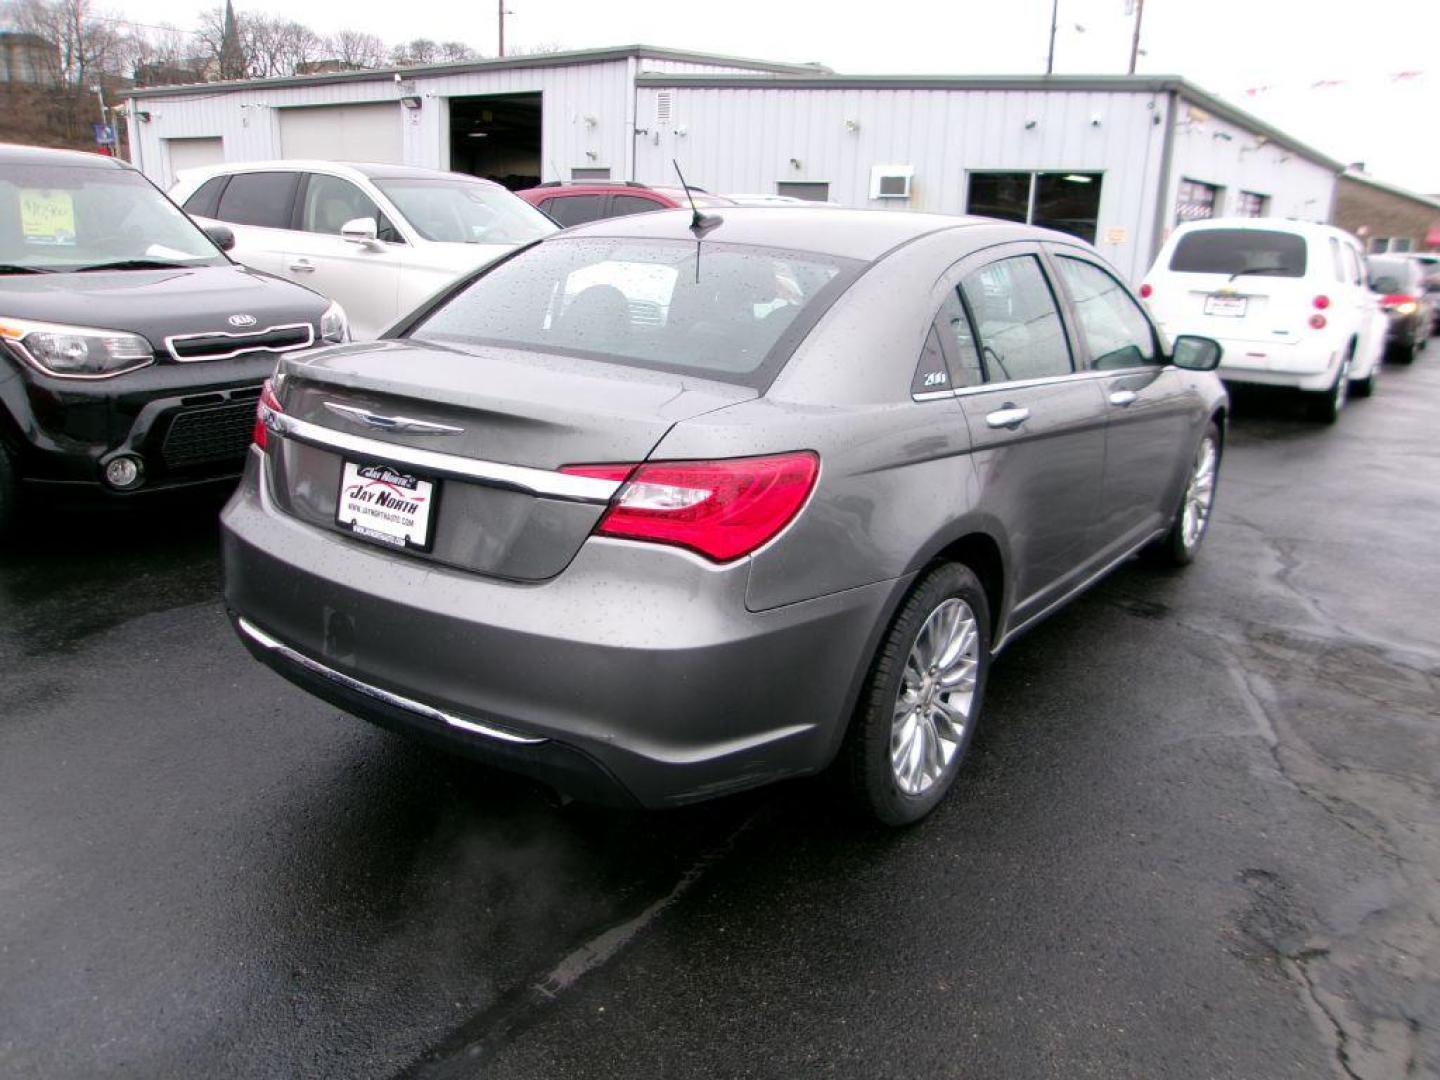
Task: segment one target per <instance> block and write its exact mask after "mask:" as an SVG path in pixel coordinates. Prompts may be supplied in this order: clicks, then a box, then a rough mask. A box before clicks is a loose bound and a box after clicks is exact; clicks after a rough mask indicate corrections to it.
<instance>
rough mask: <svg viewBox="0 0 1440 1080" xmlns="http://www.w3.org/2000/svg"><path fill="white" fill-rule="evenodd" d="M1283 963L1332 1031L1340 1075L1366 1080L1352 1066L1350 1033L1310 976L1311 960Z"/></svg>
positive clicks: (1298, 958)
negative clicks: (1327, 1003)
mask: <svg viewBox="0 0 1440 1080" xmlns="http://www.w3.org/2000/svg"><path fill="white" fill-rule="evenodd" d="M1283 962H1284V964H1285V966H1286V967H1288V968H1289V969H1290V970H1291V971H1292V972H1293V973H1294V975H1295V977H1296V980H1297V981H1298V982H1299V983H1300V985H1301V986H1302V987H1303V988H1304V990H1305V995H1306V997H1307V998H1308V1000H1309V1001H1310V1004H1311V1006H1312V1007H1313V1008H1314V1009H1315V1010H1316V1011H1317V1012H1318V1013H1319V1014H1320V1015H1321V1016H1322V1017H1323V1018H1324V1020H1325V1023H1326V1025H1327V1026H1328V1027H1329V1029H1330V1032H1331V1035H1332V1038H1333V1045H1332V1048H1331V1049H1332V1051H1333V1052H1334V1055H1335V1064H1336V1067H1337V1069H1338V1072H1339V1075H1341V1076H1343V1077H1346V1078H1347V1080H1365V1077H1363V1076H1362V1075H1361V1074H1360V1073H1358V1072H1356V1071H1355V1069H1354V1068H1353V1067H1352V1066H1351V1064H1350V1033H1349V1032H1348V1031H1346V1030H1345V1025H1344V1024H1343V1023H1341V1022H1340V1018H1339V1017H1338V1016H1336V1015H1335V1013H1334V1011H1333V1010H1332V1009H1331V1008H1330V1006H1328V1005H1326V1004H1325V999H1324V997H1323V996H1322V995H1321V993H1320V990H1319V987H1317V986H1316V985H1315V980H1314V978H1312V977H1311V975H1310V968H1309V958H1307V957H1304V956H1295V957H1288V958H1285V959H1284V961H1283Z"/></svg>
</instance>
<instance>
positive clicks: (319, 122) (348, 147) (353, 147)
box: [276, 101, 405, 165]
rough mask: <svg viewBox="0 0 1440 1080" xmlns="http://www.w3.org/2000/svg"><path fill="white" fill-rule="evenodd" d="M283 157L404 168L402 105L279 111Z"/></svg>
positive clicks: (303, 108)
mask: <svg viewBox="0 0 1440 1080" xmlns="http://www.w3.org/2000/svg"><path fill="white" fill-rule="evenodd" d="M276 112H277V114H278V115H279V118H280V156H281V157H283V158H310V159H312V160H320V161H369V162H378V163H380V164H384V165H400V164H403V163H404V161H405V147H404V141H403V140H404V136H403V134H402V129H401V127H400V119H401V115H400V114H401V106H400V105H399V104H398V103H397V102H393V101H383V102H378V103H375V104H369V105H307V106H304V107H301V108H283V109H277V110H276Z"/></svg>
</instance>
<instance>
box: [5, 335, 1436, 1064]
mask: <svg viewBox="0 0 1440 1080" xmlns="http://www.w3.org/2000/svg"><path fill="white" fill-rule="evenodd" d="M1238 404H1239V409H1238V416H1237V418H1236V420H1235V423H1234V426H1233V431H1232V437H1231V441H1230V445H1229V447H1228V452H1227V456H1226V459H1225V463H1224V470H1223V472H1222V482H1221V488H1220V501H1219V506H1218V508H1217V516H1216V520H1215V523H1214V527H1213V529H1212V531H1211V534H1210V537H1209V538H1208V540H1207V542H1206V543H1207V547H1206V550H1205V552H1204V553H1203V554H1202V556H1201V559H1200V561H1199V562H1198V563H1197V564H1196V565H1195V566H1194V567H1192V568H1191V569H1190V570H1189V571H1187V572H1184V573H1178V574H1173V573H1162V572H1158V571H1155V570H1151V569H1148V568H1146V567H1144V566H1141V565H1140V564H1138V563H1137V564H1131V565H1127V566H1126V567H1124V568H1122V569H1121V570H1120V571H1119V572H1118V573H1116V574H1115V575H1114V576H1112V577H1111V578H1110V579H1108V580H1107V581H1106V582H1104V583H1103V584H1102V585H1100V586H1099V587H1098V588H1096V589H1095V590H1093V591H1092V592H1091V593H1090V594H1088V595H1087V596H1086V597H1084V598H1082V599H1081V600H1080V601H1078V602H1077V603H1075V604H1074V605H1072V606H1071V607H1070V608H1068V609H1067V610H1065V611H1064V612H1062V613H1061V614H1059V615H1057V616H1056V617H1054V618H1053V619H1051V620H1050V621H1049V622H1047V623H1046V624H1044V625H1043V626H1041V627H1040V628H1039V629H1037V630H1035V631H1034V632H1033V633H1031V634H1030V635H1028V636H1026V637H1025V638H1022V639H1021V640H1020V641H1018V642H1016V643H1015V645H1014V646H1013V647H1012V648H1011V649H1010V650H1008V651H1007V653H1006V654H1005V655H1004V656H1003V657H1002V658H1001V659H1000V660H999V661H998V662H997V663H996V665H995V668H994V669H993V672H992V677H991V680H992V681H991V688H990V696H989V700H988V702H987V713H986V717H985V721H984V726H983V727H982V728H981V730H980V732H979V734H978V736H977V740H976V743H975V747H974V753H973V755H972V758H971V760H970V762H969V763H968V764H967V767H966V769H965V771H964V773H963V774H962V777H961V782H960V785H959V787H958V789H957V790H956V791H955V792H954V793H953V794H952V796H951V797H950V798H949V799H948V800H947V801H946V803H945V804H944V805H943V806H942V807H941V809H940V810H939V811H938V812H937V813H936V814H935V816H934V817H933V818H932V819H931V820H929V821H928V822H926V823H925V824H923V825H922V826H920V827H918V828H916V829H912V830H909V831H906V832H880V831H873V830H867V829H862V828H857V827H856V826H855V825H853V824H852V823H850V822H849V821H847V820H846V819H845V818H844V817H843V815H839V814H837V813H836V812H835V808H834V802H833V800H832V798H831V794H830V792H829V790H828V789H827V787H826V786H825V784H824V783H823V782H820V781H811V782H804V783H797V784H791V785H786V786H783V787H779V788H775V789H771V790H768V791H764V792H757V793H754V794H752V795H750V796H747V797H743V798H739V799H732V800H729V801H724V802H719V803H713V804H709V805H706V806H701V807H696V808H693V809H690V810H686V811H683V812H673V813H665V814H652V815H643V814H624V813H616V812H612V811H598V810H594V809H590V808H586V807H583V806H577V805H570V806H566V807H556V806H553V805H551V804H550V803H549V802H548V801H546V800H545V799H544V798H543V797H541V796H540V795H538V794H537V793H536V792H534V791H533V790H532V789H531V788H529V787H528V786H526V785H524V784H522V783H519V782H516V781H513V780H510V779H507V778H505V777H503V776H497V775H495V774H492V773H488V772H485V771H484V770H482V769H480V768H478V767H476V766H473V765H471V764H468V763H465V762H461V761H457V760H452V759H449V758H446V757H445V756H443V755H441V754H439V753H435V752H432V751H429V750H426V749H422V748H419V747H416V746H413V745H410V744H409V743H407V742H406V741H404V740H403V739H400V738H398V737H395V736H392V735H389V734H386V733H383V732H381V731H379V730H376V729H374V728H371V727H370V726H368V725H366V724H363V723H361V722H359V721H356V720H352V719H350V718H348V717H346V716H343V715H341V714H339V713H338V712H337V711H336V710H334V709H332V708H330V707H329V706H326V705H324V704H322V703H320V702H317V701H315V700H312V699H311V698H309V697H307V696H306V695H305V694H303V693H302V692H300V691H299V690H296V689H294V688H292V687H291V686H289V685H288V684H286V683H284V682H282V681H281V680H280V679H279V678H278V677H276V676H274V675H272V674H271V673H270V672H268V671H267V670H266V669H264V668H262V667H260V666H259V665H258V664H256V663H254V662H253V661H251V660H250V659H249V657H248V656H247V654H246V653H245V652H244V650H243V649H242V648H241V647H240V645H239V644H238V643H237V642H236V641H235V640H234V638H233V635H232V633H231V631H230V629H229V626H228V624H227V622H226V620H225V617H224V613H223V610H222V607H221V605H220V603H219V601H218V598H217V597H218V579H219V567H218V562H217V553H216V525H215V512H216V509H217V507H218V501H217V500H215V499H213V498H212V499H208V500H189V501H186V502H184V503H166V504H158V505H156V506H154V507H152V508H151V509H150V510H149V511H148V512H147V513H144V514H139V513H116V512H111V513H81V512H72V513H66V514H58V515H52V516H51V520H49V521H47V522H46V523H45V524H43V525H41V526H39V527H37V529H36V530H35V531H34V532H33V533H32V535H30V536H29V537H28V538H27V539H26V540H25V541H24V542H22V543H21V544H20V545H19V546H18V547H15V548H12V549H10V550H7V551H5V552H3V554H0V1075H3V1076H7V1077H9V1076H16V1077H32V1076H34V1077H42V1076H43V1077H108V1076H117V1077H146V1078H150V1077H196V1076H206V1077H231V1076H234V1077H272V1076H282V1077H302V1076H303V1077H346V1078H362V1077H396V1076H408V1077H497V1078H499V1077H503V1078H528V1077H537V1078H538V1077H546V1078H562V1077H594V1076H625V1077H627V1078H636V1080H638V1078H645V1077H686V1076H706V1077H798V1076H839V1077H867V1078H868V1077H892V1076H893V1077H908V1078H914V1077H941V1076H945V1077H950V1076H954V1077H960V1076H964V1077H980V1076H1007V1077H1008V1076H1015V1077H1038V1076H1056V1077H1080V1076H1090V1075H1094V1076H1104V1077H1120V1076H1124V1077H1145V1078H1154V1077H1197V1078H1199V1077H1254V1078H1274V1077H1323V1076H1327V1075H1337V1076H1350V1077H1364V1078H1367V1080H1369V1078H1389V1077H1403V1076H1430V1075H1436V1074H1437V1073H1440V1040H1437V1037H1436V1022H1437V1020H1440V923H1437V916H1436V914H1435V912H1436V910H1437V885H1436V877H1437V871H1440V827H1437V826H1440V803H1437V799H1436V779H1437V764H1436V763H1437V760H1440V755H1437V750H1440V734H1437V723H1440V614H1437V612H1440V546H1437V545H1440V437H1437V430H1440V429H1437V417H1440V350H1437V349H1432V350H1430V351H1429V352H1428V353H1427V354H1422V357H1421V359H1420V360H1419V362H1418V363H1416V364H1415V365H1414V366H1413V367H1411V368H1398V369H1395V368H1391V369H1387V370H1386V372H1385V376H1384V378H1383V380H1382V382H1381V385H1380V389H1379V391H1378V393H1377V395H1376V396H1375V398H1373V399H1372V400H1369V401H1360V402H1355V403H1353V404H1352V405H1351V406H1350V408H1349V409H1348V410H1347V412H1346V414H1345V415H1344V416H1343V418H1342V419H1341V422H1340V424H1339V425H1338V427H1336V428H1335V429H1322V428H1318V427H1315V426H1313V425H1311V424H1309V423H1308V422H1306V421H1305V420H1303V419H1301V418H1300V417H1299V416H1298V414H1297V413H1296V411H1295V410H1292V409H1289V408H1287V407H1285V404H1284V403H1283V402H1279V403H1277V402H1275V401H1274V400H1272V399H1265V398H1260V399H1256V398H1253V397H1246V398H1244V399H1242V400H1241V401H1240V402H1239V403H1238Z"/></svg>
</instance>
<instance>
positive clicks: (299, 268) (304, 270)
mask: <svg viewBox="0 0 1440 1080" xmlns="http://www.w3.org/2000/svg"><path fill="white" fill-rule="evenodd" d="M290 269H291V270H294V271H295V273H297V274H309V273H311V272H313V271H314V269H315V264H314V263H312V262H311V261H310V260H309V259H296V260H295V261H294V262H292V263H291V264H290Z"/></svg>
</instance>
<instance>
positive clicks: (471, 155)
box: [450, 94, 543, 191]
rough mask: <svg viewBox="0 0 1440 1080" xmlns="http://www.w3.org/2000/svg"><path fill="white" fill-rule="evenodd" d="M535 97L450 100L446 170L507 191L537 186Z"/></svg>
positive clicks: (537, 102)
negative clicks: (467, 174)
mask: <svg viewBox="0 0 1440 1080" xmlns="http://www.w3.org/2000/svg"><path fill="white" fill-rule="evenodd" d="M542 117H543V109H542V106H541V98H540V95H539V94H486V95H484V96H482V97H454V98H451V99H450V168H451V169H453V170H454V171H455V172H462V173H469V174H470V175H471V176H483V177H484V178H485V179H486V180H493V181H495V182H496V183H497V184H504V185H505V186H506V187H507V188H509V189H510V190H511V191H520V190H522V189H524V188H531V187H535V186H536V185H537V184H539V183H540V172H541V169H540V131H541V123H542Z"/></svg>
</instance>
